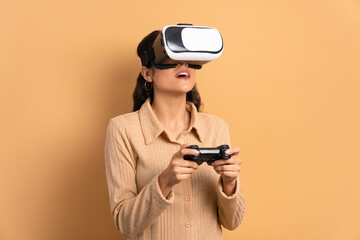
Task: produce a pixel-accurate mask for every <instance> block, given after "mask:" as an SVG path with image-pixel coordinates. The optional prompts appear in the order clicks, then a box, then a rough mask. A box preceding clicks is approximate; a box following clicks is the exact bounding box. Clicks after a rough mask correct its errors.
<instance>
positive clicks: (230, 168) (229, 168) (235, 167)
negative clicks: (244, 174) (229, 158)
mask: <svg viewBox="0 0 360 240" xmlns="http://www.w3.org/2000/svg"><path fill="white" fill-rule="evenodd" d="M214 169H215V171H231V172H232V171H237V172H239V171H240V166H238V165H221V166H217V167H214Z"/></svg>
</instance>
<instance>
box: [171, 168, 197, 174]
mask: <svg viewBox="0 0 360 240" xmlns="http://www.w3.org/2000/svg"><path fill="white" fill-rule="evenodd" d="M194 171H195V170H194V169H193V168H189V167H180V166H179V167H176V168H174V172H175V173H176V174H192V173H193V172H194Z"/></svg>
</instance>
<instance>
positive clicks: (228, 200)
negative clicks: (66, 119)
mask: <svg viewBox="0 0 360 240" xmlns="http://www.w3.org/2000/svg"><path fill="white" fill-rule="evenodd" d="M159 33H160V31H154V32H152V33H150V34H149V35H148V36H146V37H145V38H144V39H143V40H142V41H141V42H140V44H139V46H138V49H137V53H138V56H139V57H140V56H141V55H142V54H143V53H144V51H145V50H147V49H148V48H149V45H150V44H151V43H152V42H153V41H154V39H155V38H156V37H157V36H158V34H159ZM165 64H176V67H175V68H169V69H157V68H155V67H154V66H151V64H148V65H147V66H142V68H141V72H140V74H139V77H138V79H137V85H136V87H135V90H134V94H133V97H134V109H133V110H134V112H131V113H126V114H122V115H119V116H117V117H114V118H112V119H111V120H110V122H109V125H108V128H107V135H106V143H105V157H106V174H107V182H108V187H109V196H110V205H111V213H112V217H113V220H114V223H115V226H116V228H117V229H118V231H120V232H121V233H122V234H123V235H124V236H126V237H127V238H128V239H167V240H168V239H207V240H208V239H223V236H222V230H221V226H223V227H225V228H227V229H230V230H233V229H235V228H236V227H237V226H238V225H239V224H240V223H241V221H242V218H243V215H244V211H245V203H244V198H243V195H242V193H241V187H240V180H239V177H238V174H239V171H240V164H241V160H240V159H239V158H238V153H239V148H238V147H235V148H230V149H228V150H227V152H226V153H227V154H230V155H231V158H230V159H228V160H217V161H215V162H214V163H213V164H212V165H211V166H208V165H207V164H202V165H200V166H198V165H197V163H195V162H193V161H188V160H184V159H183V156H184V155H196V154H198V151H197V150H194V149H188V148H186V147H188V146H189V145H198V146H199V147H217V146H219V145H223V144H228V145H229V146H230V136H229V130H228V125H227V123H225V122H224V121H223V120H222V119H221V118H219V117H216V116H214V115H211V114H208V113H203V112H199V111H198V110H199V107H200V105H201V99H200V95H199V93H198V91H197V89H196V84H195V77H196V70H195V69H194V68H191V67H189V66H191V65H189V64H187V63H186V62H179V61H174V60H171V59H168V60H167V62H165Z"/></svg>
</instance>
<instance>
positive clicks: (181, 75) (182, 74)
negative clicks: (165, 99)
mask: <svg viewBox="0 0 360 240" xmlns="http://www.w3.org/2000/svg"><path fill="white" fill-rule="evenodd" d="M175 77H176V78H184V79H187V78H190V73H189V72H187V71H181V72H178V73H177V74H176V76H175Z"/></svg>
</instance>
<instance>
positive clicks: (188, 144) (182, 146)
mask: <svg viewBox="0 0 360 240" xmlns="http://www.w3.org/2000/svg"><path fill="white" fill-rule="evenodd" d="M190 145H191V144H190V143H184V144H181V146H180V148H186V147H188V146H190Z"/></svg>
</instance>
